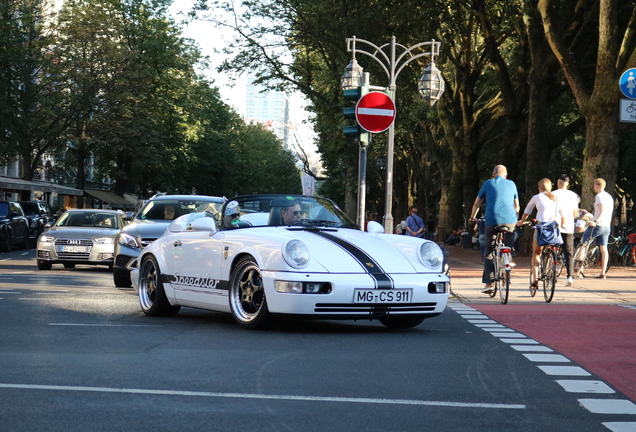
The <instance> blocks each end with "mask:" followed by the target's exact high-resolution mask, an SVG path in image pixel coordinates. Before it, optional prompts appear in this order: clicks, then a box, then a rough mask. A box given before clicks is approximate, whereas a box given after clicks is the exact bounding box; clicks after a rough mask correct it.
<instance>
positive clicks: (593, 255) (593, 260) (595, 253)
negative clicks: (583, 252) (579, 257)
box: [581, 246, 611, 277]
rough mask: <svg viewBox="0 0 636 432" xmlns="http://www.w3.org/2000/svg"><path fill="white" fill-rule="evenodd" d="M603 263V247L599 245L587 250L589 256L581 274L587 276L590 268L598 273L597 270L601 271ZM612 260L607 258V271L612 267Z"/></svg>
mask: <svg viewBox="0 0 636 432" xmlns="http://www.w3.org/2000/svg"><path fill="white" fill-rule="evenodd" d="M602 265H603V259H602V256H601V249H600V248H599V247H598V246H594V247H592V248H590V249H589V250H588V251H587V257H586V259H585V261H584V264H583V267H582V269H581V276H583V277H587V276H586V275H585V272H586V271H587V270H590V272H592V273H594V274H596V270H598V271H599V272H600V270H601V266H602ZM610 266H611V264H610V262H609V260H607V267H606V268H605V273H607V271H608V270H609V269H610Z"/></svg>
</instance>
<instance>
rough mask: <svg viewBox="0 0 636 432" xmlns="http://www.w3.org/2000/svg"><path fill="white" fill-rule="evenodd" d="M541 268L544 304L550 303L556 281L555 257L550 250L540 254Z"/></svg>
mask: <svg viewBox="0 0 636 432" xmlns="http://www.w3.org/2000/svg"><path fill="white" fill-rule="evenodd" d="M541 266H542V267H543V275H542V279H543V296H544V298H545V301H546V303H550V302H551V301H552V297H554V287H555V286H556V280H557V264H556V257H555V256H554V251H553V250H552V249H550V248H547V249H544V251H543V253H542V254H541Z"/></svg>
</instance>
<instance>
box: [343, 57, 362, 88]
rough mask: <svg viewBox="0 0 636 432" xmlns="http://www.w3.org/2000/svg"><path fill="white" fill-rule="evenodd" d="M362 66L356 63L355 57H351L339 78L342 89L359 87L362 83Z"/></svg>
mask: <svg viewBox="0 0 636 432" xmlns="http://www.w3.org/2000/svg"><path fill="white" fill-rule="evenodd" d="M362 73H363V69H362V66H360V65H359V64H358V62H357V61H356V59H355V58H352V59H351V61H350V62H349V64H348V65H347V67H346V68H345V70H344V73H343V74H342V78H340V87H342V89H343V90H350V89H354V88H358V87H360V85H361V84H362Z"/></svg>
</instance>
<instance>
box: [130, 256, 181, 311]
mask: <svg viewBox="0 0 636 432" xmlns="http://www.w3.org/2000/svg"><path fill="white" fill-rule="evenodd" d="M140 274H141V278H140V279H139V293H138V295H139V304H140V305H141V310H142V311H143V313H145V314H146V315H149V316H175V315H176V314H178V313H179V309H181V306H173V305H171V304H170V302H169V301H168V298H167V297H166V292H165V291H164V289H163V282H161V277H160V275H161V272H160V270H159V265H158V264H157V261H156V260H155V258H154V257H152V256H148V257H146V258H144V261H143V262H142V263H141V269H140Z"/></svg>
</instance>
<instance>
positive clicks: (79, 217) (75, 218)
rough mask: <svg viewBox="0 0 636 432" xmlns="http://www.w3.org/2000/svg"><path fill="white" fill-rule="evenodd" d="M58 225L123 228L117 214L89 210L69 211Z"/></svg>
mask: <svg viewBox="0 0 636 432" xmlns="http://www.w3.org/2000/svg"><path fill="white" fill-rule="evenodd" d="M55 226H56V227H86V228H117V229H119V228H121V225H120V220H119V218H118V217H117V215H116V214H113V213H104V212H98V211H97V212H88V211H68V212H66V213H64V214H63V215H62V216H61V217H60V219H59V220H58V221H57V223H56V224H55Z"/></svg>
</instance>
